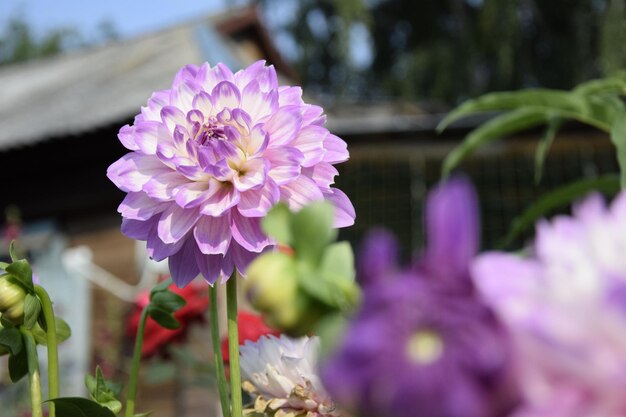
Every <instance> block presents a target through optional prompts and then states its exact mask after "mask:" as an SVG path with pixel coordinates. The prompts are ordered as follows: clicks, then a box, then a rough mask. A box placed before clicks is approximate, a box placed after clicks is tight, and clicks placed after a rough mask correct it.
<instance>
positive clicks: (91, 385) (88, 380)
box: [85, 366, 122, 414]
mask: <svg viewBox="0 0 626 417" xmlns="http://www.w3.org/2000/svg"><path fill="white" fill-rule="evenodd" d="M85 386H86V387H87V390H88V391H89V396H90V397H91V399H92V400H93V401H95V402H96V403H98V404H99V405H101V406H103V407H106V408H108V409H109V410H111V411H112V412H113V413H115V414H118V413H119V412H120V411H122V403H121V402H120V401H119V400H118V399H117V395H118V394H119V393H118V392H115V391H114V389H113V385H112V384H109V382H108V381H107V380H106V379H105V378H104V376H103V375H102V370H101V369H100V367H99V366H98V367H96V375H95V376H92V375H86V376H85Z"/></svg>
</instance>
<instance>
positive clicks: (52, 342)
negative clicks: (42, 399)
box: [35, 285, 59, 417]
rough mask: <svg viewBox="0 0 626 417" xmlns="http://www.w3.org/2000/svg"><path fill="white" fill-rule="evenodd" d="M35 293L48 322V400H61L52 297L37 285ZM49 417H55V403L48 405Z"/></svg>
mask: <svg viewBox="0 0 626 417" xmlns="http://www.w3.org/2000/svg"><path fill="white" fill-rule="evenodd" d="M35 293H36V294H37V296H38V297H39V300H40V301H41V307H42V311H43V318H44V320H45V321H46V328H47V329H46V339H47V346H46V347H47V350H48V399H49V400H52V399H54V398H59V353H58V350H57V346H58V341H57V327H56V321H55V319H54V310H53V309H52V301H51V300H50V296H49V295H48V293H47V292H46V290H44V289H43V287H40V286H39V285H35ZM48 415H49V417H55V415H56V411H55V406H54V403H49V405H48Z"/></svg>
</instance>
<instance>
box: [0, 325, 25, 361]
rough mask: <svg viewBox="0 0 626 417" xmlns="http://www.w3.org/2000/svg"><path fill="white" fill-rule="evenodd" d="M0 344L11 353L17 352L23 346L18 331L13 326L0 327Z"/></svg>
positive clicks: (15, 353)
mask: <svg viewBox="0 0 626 417" xmlns="http://www.w3.org/2000/svg"><path fill="white" fill-rule="evenodd" d="M0 346H4V347H5V348H7V349H8V350H9V352H10V353H11V355H17V354H19V353H20V351H21V350H22V349H23V347H24V342H23V341H22V335H21V334H20V331H19V330H17V329H16V328H15V327H13V328H9V329H6V328H2V329H0Z"/></svg>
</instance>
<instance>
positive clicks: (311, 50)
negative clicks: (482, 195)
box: [259, 0, 626, 104]
mask: <svg viewBox="0 0 626 417" xmlns="http://www.w3.org/2000/svg"><path fill="white" fill-rule="evenodd" d="M259 1H260V3H261V4H262V6H263V7H264V8H265V10H266V11H267V12H268V13H272V11H274V10H276V8H277V7H280V4H284V2H281V0H259ZM624 2H625V0H550V1H541V0H439V1H435V0H421V1H415V0H349V1H341V0H320V1H313V0H301V1H299V2H297V7H296V12H295V13H294V14H293V18H292V19H291V20H290V21H289V23H288V24H286V25H284V27H283V28H281V29H282V30H288V31H289V33H290V34H291V36H292V37H293V39H294V40H295V44H296V45H298V54H297V58H296V65H297V67H298V69H299V70H300V72H301V74H302V77H303V81H304V83H305V85H307V87H309V88H310V87H313V88H316V89H318V90H323V91H327V92H333V93H334V94H336V92H337V91H338V90H339V91H341V92H348V93H351V94H352V93H354V92H356V93H357V95H358V96H361V97H380V96H389V95H391V96H394V97H402V98H404V99H408V100H438V101H443V102H446V103H448V104H454V103H456V102H458V101H460V100H463V99H465V98H467V97H470V96H475V95H479V94H481V93H484V92H486V91H494V90H512V89H518V88H521V87H528V86H543V87H549V88H571V87H572V86H574V85H576V84H578V83H580V82H582V81H584V80H586V79H589V78H593V77H596V76H600V75H602V73H606V72H610V71H615V70H617V69H623V68H624V67H625V66H626V48H624V47H623V45H624V41H625V40H626V31H625V30H626V26H625V22H626V20H625V15H624V9H625V7H624ZM358 24H365V27H366V28H367V29H368V31H369V38H370V42H369V46H368V44H367V43H365V44H364V43H363V42H361V43H358V44H355V43H354V42H351V41H350V36H349V35H350V31H351V29H352V28H354V26H355V25H358ZM354 47H358V48H369V49H370V53H371V55H372V57H373V59H372V62H371V65H369V66H368V67H366V68H363V69H359V68H355V67H354V65H352V63H351V60H350V49H351V48H354Z"/></svg>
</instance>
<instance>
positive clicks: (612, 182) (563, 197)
mask: <svg viewBox="0 0 626 417" xmlns="http://www.w3.org/2000/svg"><path fill="white" fill-rule="evenodd" d="M619 184H620V183H619V178H618V176H616V175H605V176H602V177H598V178H592V179H584V180H581V181H577V182H574V183H571V184H568V185H565V186H563V187H560V188H557V189H556V190H553V191H551V192H550V193H548V194H546V195H544V196H542V197H541V198H540V199H538V200H536V201H535V202H534V203H533V204H532V205H531V206H530V207H528V208H527V209H526V211H524V213H522V215H520V216H518V217H517V218H515V219H514V220H513V222H512V223H511V227H510V229H509V233H508V234H507V235H506V236H505V237H504V239H503V240H502V242H501V243H500V244H499V245H498V246H499V247H507V246H509V245H510V244H511V243H513V242H514V241H515V239H517V238H518V237H519V236H520V235H521V234H522V233H523V232H524V231H525V230H527V229H528V228H530V227H532V226H533V225H534V224H535V222H536V221H537V220H538V219H540V218H542V217H546V216H547V215H549V214H550V213H551V212H553V211H554V210H556V209H558V208H562V207H567V206H569V205H570V204H571V203H572V201H574V200H576V199H577V198H580V197H583V196H584V195H586V194H587V193H589V192H592V191H600V192H602V193H605V194H615V193H617V192H618V191H619V188H620V186H619Z"/></svg>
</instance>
